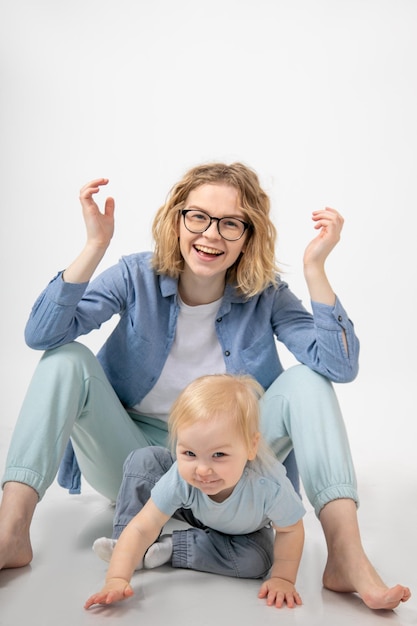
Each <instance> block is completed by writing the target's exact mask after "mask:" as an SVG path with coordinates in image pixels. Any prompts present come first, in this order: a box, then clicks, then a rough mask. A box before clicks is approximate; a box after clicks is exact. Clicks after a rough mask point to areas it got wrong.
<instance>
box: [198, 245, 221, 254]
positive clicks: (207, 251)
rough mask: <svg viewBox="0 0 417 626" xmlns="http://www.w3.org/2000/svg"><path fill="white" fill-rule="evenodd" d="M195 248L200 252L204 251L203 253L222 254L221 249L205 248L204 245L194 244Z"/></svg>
mask: <svg viewBox="0 0 417 626" xmlns="http://www.w3.org/2000/svg"><path fill="white" fill-rule="evenodd" d="M195 248H196V250H199V251H200V252H205V254H214V255H216V256H217V255H219V254H222V252H221V250H215V249H214V248H206V246H195Z"/></svg>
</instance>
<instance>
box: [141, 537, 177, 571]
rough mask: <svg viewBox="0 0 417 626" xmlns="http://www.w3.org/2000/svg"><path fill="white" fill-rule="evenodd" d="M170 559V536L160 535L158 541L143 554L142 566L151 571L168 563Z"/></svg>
mask: <svg viewBox="0 0 417 626" xmlns="http://www.w3.org/2000/svg"><path fill="white" fill-rule="evenodd" d="M171 557H172V535H162V536H161V538H160V539H159V541H155V543H153V544H152V545H151V547H150V548H149V549H148V551H147V553H146V554H145V558H144V566H145V568H146V569H153V568H154V567H159V566H160V565H164V564H165V563H169V561H171Z"/></svg>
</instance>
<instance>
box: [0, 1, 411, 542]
mask: <svg viewBox="0 0 417 626" xmlns="http://www.w3.org/2000/svg"><path fill="white" fill-rule="evenodd" d="M416 32H417V2H415V1H414V0H345V1H344V0H287V1H285V0H210V1H209V2H200V1H199V0H175V1H170V0H117V1H116V0H112V1H111V0H71V1H65V0H61V1H57V0H0V46H1V79H0V90H1V100H0V107H1V111H0V112H1V117H0V158H1V162H0V179H1V185H0V202H1V227H0V238H1V241H0V255H1V256H0V271H1V299H2V300H1V312H2V317H1V326H0V346H1V350H0V380H1V394H0V401H1V413H0V415H1V417H0V463H1V464H3V463H4V457H5V451H6V449H7V445H8V441H9V438H10V435H11V432H12V428H13V424H14V422H15V419H16V417H17V413H18V410H19V407H20V404H21V402H22V398H23V395H24V392H25V390H26V387H27V384H28V382H29V379H30V376H31V374H32V372H33V369H34V367H35V364H36V362H37V360H38V358H39V356H40V355H39V353H37V352H34V351H32V350H30V349H29V348H27V347H26V346H25V344H24V340H23V330H24V325H25V322H26V319H27V317H28V315H29V312H30V308H31V306H32V304H33V302H34V300H35V298H36V297H37V295H38V294H39V292H40V291H41V289H42V288H43V287H44V286H45V285H46V283H47V282H48V281H49V280H50V278H52V276H53V275H54V274H55V273H56V271H58V270H59V269H63V268H64V267H65V266H66V265H67V264H68V263H69V262H70V261H71V260H72V258H73V257H74V256H75V255H76V254H77V253H78V251H79V250H80V249H81V247H82V245H83V242H84V228H83V222H82V218H81V212H80V207H79V202H78V191H79V188H80V187H81V186H82V184H84V183H85V182H87V181H88V180H90V179H92V178H95V177H98V176H106V177H108V178H109V179H110V184H109V186H108V193H109V194H111V195H114V197H115V198H116V210H117V214H116V219H117V222H116V233H115V236H114V240H113V242H112V246H111V249H110V250H109V252H108V254H107V256H106V257H105V259H104V261H103V263H102V265H101V267H100V269H103V268H104V267H106V266H108V265H110V264H113V263H114V262H116V261H117V260H118V258H119V257H120V256H121V255H122V254H126V253H131V252H134V251H138V250H143V249H148V248H149V247H150V246H151V245H152V241H151V236H150V225H151V222H152V218H153V216H154V213H155V211H156V209H157V208H158V207H159V206H160V205H161V204H162V203H163V202H164V200H165V197H166V194H167V192H168V190H169V188H170V187H171V185H172V184H173V183H174V182H176V181H177V180H178V179H179V178H180V177H181V176H182V174H183V173H184V172H185V170H187V169H188V168H189V167H191V166H193V165H195V164H197V163H200V162H202V161H208V160H224V161H227V162H231V161H233V160H241V161H244V162H245V163H247V164H248V165H250V166H252V167H253V168H254V169H255V170H256V171H257V172H258V173H259V175H260V178H261V181H262V183H263V185H264V187H265V189H266V190H267V192H268V193H269V194H270V196H271V199H272V203H273V214H274V220H275V223H276V225H277V227H278V231H279V244H278V248H277V257H278V259H279V262H280V263H281V267H282V268H284V269H285V274H284V277H285V278H286V279H287V280H288V281H289V283H290V286H291V287H292V289H293V291H295V293H297V295H299V297H300V298H302V299H303V301H304V302H305V304H306V305H307V306H309V301H308V297H307V293H306V288H305V284H304V281H303V276H302V255H303V250H304V248H305V246H306V244H307V243H308V241H309V239H310V238H312V237H313V236H314V235H315V231H314V230H313V225H312V222H311V212H312V211H313V210H315V209H318V208H321V207H323V206H333V207H335V208H337V209H338V210H339V211H340V212H341V213H342V214H343V215H344V217H345V220H346V222H345V228H344V230H343V237H342V241H341V243H340V244H339V246H338V247H337V249H336V250H335V251H334V252H333V254H332V255H331V257H330V258H329V261H328V273H329V276H330V278H331V280H332V283H333V286H334V289H335V291H336V292H337V294H338V295H339V296H340V298H341V300H342V302H343V304H344V305H345V307H346V308H347V310H348V312H349V314H350V316H351V318H352V319H353V321H354V322H355V326H356V330H357V333H358V335H359V337H360V339H361V345H362V350H361V360H360V373H359V376H358V378H357V379H356V381H355V382H353V383H351V384H349V385H338V386H337V390H338V394H339V398H340V401H341V403H342V407H343V411H344V415H345V419H346V424H347V428H348V431H349V435H350V439H351V443H352V450H353V453H354V457H355V461H356V465H357V469H358V475H359V478H360V479H361V478H362V479H365V478H366V482H367V484H369V481H370V482H371V483H372V481H373V480H375V481H378V482H379V481H383V480H384V479H385V478H384V477H385V476H388V474H389V473H390V472H391V471H392V470H393V468H394V474H395V471H396V470H398V468H401V476H402V477H404V476H405V477H406V479H407V480H409V484H410V487H409V490H410V499H411V500H412V502H413V504H412V506H413V507H414V506H415V495H416V492H417V472H416V469H417V455H416V453H415V447H416V446H415V443H416V441H415V439H416V437H415V434H414V432H415V429H414V424H415V419H416V413H417V411H416V408H415V396H416V391H415V390H416V373H417V372H416V355H417V342H416V332H415V324H414V322H415V315H414V307H415V302H416V262H415V250H416V240H417V231H416V219H415V213H416V195H417V194H416V185H417V180H416V145H417V114H416V111H417V79H416V59H417V37H416ZM104 197H105V194H103V193H102V194H101V195H100V201H102V200H103V199H104ZM107 332H108V327H105V328H103V329H102V330H101V331H98V332H96V333H94V334H93V335H91V336H89V337H88V338H86V339H85V341H86V343H88V344H89V345H90V346H91V347H93V348H94V349H95V348H98V346H99V345H100V344H101V343H102V341H103V339H104V337H105V336H106V333H107ZM283 355H284V357H283V358H284V359H285V361H286V362H287V359H288V363H290V362H291V359H289V358H288V357H287V356H286V355H285V354H284V353H283ZM365 495H366V494H365ZM366 497H368V496H367V495H366ZM404 514H406V511H404ZM414 543H415V540H414Z"/></svg>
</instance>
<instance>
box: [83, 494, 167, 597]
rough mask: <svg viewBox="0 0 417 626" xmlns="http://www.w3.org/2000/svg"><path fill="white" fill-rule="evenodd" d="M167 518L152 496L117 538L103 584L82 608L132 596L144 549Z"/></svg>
mask: <svg viewBox="0 0 417 626" xmlns="http://www.w3.org/2000/svg"><path fill="white" fill-rule="evenodd" d="M169 519H170V516H169V515H165V513H162V511H160V510H159V509H158V508H157V506H156V505H155V504H154V502H153V501H152V499H150V500H148V502H147V503H146V504H145V506H144V507H143V509H142V510H141V511H139V513H138V514H137V515H136V516H135V517H134V518H133V519H132V520H131V521H130V522H129V524H128V525H127V526H126V528H125V529H124V531H123V532H122V534H121V535H120V538H119V540H118V541H117V543H116V545H115V547H114V550H113V554H112V557H111V560H110V565H109V569H108V571H107V576H106V582H105V585H104V587H103V588H102V589H101V591H99V592H98V593H95V594H93V595H92V596H90V597H89V598H88V600H87V602H86V603H85V605H84V608H86V609H88V608H90V606H92V605H93V604H111V603H112V602H117V601H118V600H124V599H126V598H129V597H130V596H132V595H133V589H132V587H131V586H130V579H131V578H132V574H133V572H134V571H135V568H136V566H137V564H138V563H139V561H140V560H141V559H143V557H144V555H145V552H146V550H147V549H148V548H149V546H150V545H152V544H153V543H154V541H156V539H157V538H158V536H159V533H160V532H161V529H162V528H163V526H164V524H166V522H167V521H168V520H169Z"/></svg>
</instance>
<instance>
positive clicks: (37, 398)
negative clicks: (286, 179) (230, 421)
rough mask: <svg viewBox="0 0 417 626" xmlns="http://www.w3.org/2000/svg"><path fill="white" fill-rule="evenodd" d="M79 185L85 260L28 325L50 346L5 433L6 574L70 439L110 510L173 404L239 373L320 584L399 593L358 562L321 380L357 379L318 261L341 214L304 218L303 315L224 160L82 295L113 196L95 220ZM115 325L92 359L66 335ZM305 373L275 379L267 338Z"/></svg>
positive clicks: (261, 212)
mask: <svg viewBox="0 0 417 626" xmlns="http://www.w3.org/2000/svg"><path fill="white" fill-rule="evenodd" d="M107 182H108V180H107V179H98V180H94V181H92V182H90V183H88V184H87V185H85V186H84V187H83V188H82V189H81V194H80V200H81V204H82V208H83V214H84V220H85V223H86V229H87V242H86V244H85V247H84V249H83V250H82V252H81V254H80V255H79V256H78V257H77V258H76V259H75V261H74V262H73V263H71V265H69V266H68V268H67V269H66V270H65V271H64V272H62V273H59V274H58V275H57V276H56V277H55V278H54V279H53V280H52V281H51V283H50V284H49V285H48V286H47V287H46V289H45V291H44V292H43V293H42V294H41V295H40V297H39V298H38V300H37V302H36V303H35V305H34V308H33V310H32V313H31V316H30V319H29V322H28V324H27V328H26V340H27V343H28V345H30V346H31V347H33V348H37V349H42V350H46V352H45V353H44V355H43V357H42V359H41V361H40V363H39V365H38V367H37V368H36V370H35V374H34V377H33V379H32V382H31V384H30V386H29V389H28V393H27V395H26V398H25V400H24V403H23V406H22V410H21V413H20V416H19V420H18V422H17V425H16V428H15V432H14V435H13V438H12V442H11V446H10V451H9V455H8V459H7V463H6V471H5V474H4V477H3V485H4V493H3V500H2V505H1V509H0V528H1V535H0V536H1V540H0V546H1V547H0V567H19V566H24V565H26V564H27V563H29V562H30V560H31V558H32V549H31V545H30V537H29V527H30V522H31V519H32V515H33V512H34V509H35V507H36V504H37V502H38V500H39V499H41V498H42V497H43V495H44V493H45V491H46V489H47V488H48V486H49V485H50V484H51V482H52V481H53V479H54V477H55V475H56V472H57V469H58V467H59V464H60V461H61V459H62V457H63V454H64V451H65V448H66V446H67V443H68V441H69V438H70V437H71V441H72V444H73V446H74V449H75V452H76V456H77V459H78V463H79V465H80V468H81V470H82V472H83V474H84V476H85V477H86V479H87V480H88V482H89V483H90V484H91V485H92V486H93V487H94V488H95V489H96V490H97V491H99V492H100V493H102V494H104V495H106V496H108V497H110V498H112V499H115V498H116V494H117V492H118V489H119V486H120V483H121V479H122V466H123V461H124V460H125V458H126V457H127V455H128V454H129V453H130V452H131V451H132V450H133V449H135V448H140V447H144V446H148V445H167V426H166V419H167V415H168V412H169V408H170V406H171V404H172V402H173V400H174V399H175V398H176V397H177V396H178V394H179V393H180V391H181V390H182V389H183V388H184V387H185V386H186V385H187V383H189V382H190V381H191V380H193V379H194V378H196V377H197V376H199V375H204V374H210V373H222V372H224V371H227V372H230V373H247V374H249V375H252V376H253V377H254V378H255V379H256V380H258V382H259V383H260V384H261V385H262V386H263V387H264V388H265V389H266V393H265V394H264V396H263V399H262V406H261V411H262V428H263V434H264V436H265V438H266V439H267V442H268V443H269V444H270V445H271V447H272V448H273V449H274V452H275V453H276V455H277V457H278V458H279V459H280V460H284V459H285V458H286V457H287V456H288V454H289V452H290V451H291V448H292V447H294V451H295V454H296V457H297V464H298V467H299V471H300V476H301V478H302V481H303V485H304V488H305V490H306V493H307V496H308V498H309V500H310V502H311V503H312V504H313V506H314V508H315V511H316V514H317V516H318V518H319V520H320V522H321V524H322V527H323V530H324V533H325V536H326V541H327V546H328V561H327V565H326V568H325V571H324V575H323V584H324V586H325V587H327V588H329V589H332V590H334V591H343V592H346V591H355V592H357V593H358V594H359V595H360V596H361V597H362V599H363V601H364V602H365V603H366V604H367V605H368V606H369V607H371V608H374V609H379V608H386V609H390V608H393V607H395V606H397V605H398V604H399V602H401V601H405V600H407V599H408V598H409V596H410V592H409V590H408V589H407V588H406V587H403V586H402V585H397V586H395V587H393V588H388V587H387V586H386V585H385V584H384V583H383V582H382V581H381V579H380V578H379V576H378V574H377V573H376V572H375V570H374V568H373V567H372V565H371V564H370V562H369V561H368V559H367V557H366V555H365V553H364V550H363V547H362V544H361V539H360V533H359V529H358V523H357V515H356V506H357V501H358V498H357V491H356V481H355V475H354V469H353V465H352V460H351V456H350V451H349V445H348V441H347V437H346V432H345V429H344V424H343V419H342V416H341V413H340V409H339V406H338V403H337V399H336V397H335V394H334V391H333V388H332V386H331V383H330V380H332V381H337V382H347V381H350V380H352V379H353V378H354V377H355V376H356V373H357V368H358V350H359V344H358V340H357V338H356V337H355V334H354V330H353V325H352V323H351V322H350V320H349V319H348V317H347V315H346V312H345V311H344V309H343V307H342V305H341V303H340V301H339V300H338V298H337V297H336V296H335V294H334V292H333V290H332V287H331V285H330V284H329V281H328V279H327V277H326V273H325V268H324V265H325V261H326V258H327V256H328V255H329V253H330V252H331V250H332V249H333V248H334V246H335V245H336V244H337V242H338V241H339V237H340V231H341V228H342V225H343V219H342V217H341V216H340V215H339V214H338V213H337V211H335V210H333V209H325V210H321V211H317V212H315V213H313V220H314V222H315V228H316V229H317V230H318V235H317V237H315V238H314V239H313V241H311V243H310V244H309V245H308V246H307V249H306V251H305V254H304V273H305V279H306V282H307V286H308V289H309V292H310V296H311V301H312V310H313V314H310V313H309V312H307V311H306V310H305V309H304V307H303V306H302V305H301V303H300V302H299V300H298V299H297V298H295V296H294V295H293V294H292V293H291V292H290V290H289V289H288V286H287V285H286V284H285V283H284V282H282V281H281V279H280V277H279V275H278V274H277V270H276V266H275V228H274V226H273V224H272V223H271V221H270V217H269V198H268V196H267V195H266V194H265V192H264V191H263V190H262V189H261V187H260V185H259V181H258V177H257V175H256V174H255V173H254V172H253V171H252V170H250V169H249V168H248V167H246V166H245V165H242V164H240V163H234V164H232V165H230V166H228V165H224V164H218V163H214V164H208V165H202V166H199V167H196V168H193V169H192V170H190V171H189V172H188V173H186V175H185V176H184V177H183V179H182V180H181V181H180V182H179V183H177V185H175V186H174V187H173V189H172V191H171V194H170V196H169V198H168V200H167V202H166V203H165V204H164V205H163V206H162V207H161V208H160V209H159V211H158V213H157V215H156V217H155V221H154V225H153V234H154V239H155V244H156V245H155V250H154V253H153V254H150V253H142V254H136V255H130V256H128V257H125V258H123V259H122V260H121V261H120V262H119V264H117V265H116V266H114V267H112V268H110V269H108V270H106V271H104V272H103V273H102V274H101V276H98V278H96V279H95V280H94V281H92V282H91V284H89V281H90V279H91V277H92V275H93V273H94V271H95V270H96V268H97V267H98V265H99V263H100V261H101V259H102V258H103V256H104V254H105V251H106V249H107V247H108V246H109V244H110V240H111V238H112V235H113V228H114V200H113V199H112V198H107V200H106V202H105V209H104V213H101V212H100V210H99V208H98V206H97V204H96V203H95V202H94V200H93V195H94V194H95V193H97V192H98V191H99V189H100V188H101V186H103V185H106V184H107ZM114 314H118V315H120V321H119V323H118V325H117V327H116V328H115V330H114V331H113V333H112V334H111V336H110V337H109V339H108V340H107V341H106V342H105V344H104V346H103V347H102V349H101V350H100V352H99V354H98V355H97V358H96V357H94V356H93V355H92V354H91V352H90V351H89V350H88V349H87V348H85V347H84V346H82V345H81V344H78V343H74V340H75V339H76V338H77V337H79V336H80V335H83V334H85V333H88V332H90V331H91V330H92V329H94V328H98V327H99V326H100V325H101V324H102V323H103V322H104V321H106V320H108V319H109V318H110V317H112V315H114ZM274 336H276V337H277V338H278V340H279V341H281V342H283V343H284V344H285V345H286V346H287V348H288V349H289V350H290V351H291V352H292V353H293V354H294V355H295V357H296V358H297V360H298V361H299V362H300V363H302V364H303V365H299V366H295V367H293V368H289V369H288V370H287V371H285V372H283V368H282V366H281V364H280V361H279V358H278V355H277V352H276V346H275V337H274Z"/></svg>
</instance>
